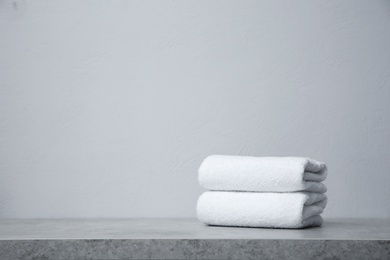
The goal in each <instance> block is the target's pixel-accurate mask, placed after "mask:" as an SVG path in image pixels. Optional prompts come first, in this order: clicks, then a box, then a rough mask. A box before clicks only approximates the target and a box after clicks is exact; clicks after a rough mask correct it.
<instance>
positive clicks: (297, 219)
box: [196, 191, 327, 228]
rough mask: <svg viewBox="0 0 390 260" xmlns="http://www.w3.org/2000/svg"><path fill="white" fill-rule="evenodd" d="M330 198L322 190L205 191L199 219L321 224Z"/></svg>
mask: <svg viewBox="0 0 390 260" xmlns="http://www.w3.org/2000/svg"><path fill="white" fill-rule="evenodd" d="M326 202H327V197H326V195H325V194H321V193H311V192H292V193H259V192H223V191H222V192H219V191H209V192H205V193H203V194H202V195H201V196H200V197H199V200H198V204H197V209H196V211H197V215H198V219H199V220H200V221H201V222H203V223H205V224H208V225H220V226H244V227H271V228H303V227H308V226H320V225H321V224H322V222H323V220H322V218H321V216H320V215H319V214H321V213H322V211H323V210H324V208H325V206H326Z"/></svg>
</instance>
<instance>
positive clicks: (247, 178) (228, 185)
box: [198, 155, 328, 193]
mask: <svg viewBox="0 0 390 260" xmlns="http://www.w3.org/2000/svg"><path fill="white" fill-rule="evenodd" d="M327 172H328V171H327V167H326V165H325V164H324V163H321V162H317V161H315V160H312V159H308V158H300V157H250V156H231V155H212V156H209V157H207V158H206V159H205V160H204V161H203V163H202V164H201V166H200V168H199V175H198V176H199V183H200V185H201V186H202V187H203V188H205V189H207V190H226V191H228V190H234V191H260V192H294V191H310V192H318V193H324V192H326V187H325V185H324V184H322V183H321V182H322V181H323V180H325V178H326V175H327Z"/></svg>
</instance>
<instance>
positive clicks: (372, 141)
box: [0, 0, 390, 218]
mask: <svg viewBox="0 0 390 260" xmlns="http://www.w3.org/2000/svg"><path fill="white" fill-rule="evenodd" d="M389 84H390V2H389V1H356V0H348V1H336V0H335V1H309V0H307V1H288V0H285V1H225V0H220V1H208V0H204V1H194V0H192V1H157V0H156V1H95V0H90V1H49V0H47V1H21V0H14V1H10V0H2V1H1V2H0V109H1V110H0V217H194V216H195V204H196V200H197V197H198V196H199V195H200V193H201V192H202V189H201V188H199V187H198V183H197V168H198V166H199V165H200V163H201V161H202V159H203V158H205V157H206V156H207V155H210V154H239V155H254V156H266V155H268V156H288V155H292V156H308V157H312V158H314V159H318V160H321V161H325V162H326V163H327V164H328V167H329V169H330V173H329V177H328V179H327V181H326V182H325V183H326V185H327V186H328V190H329V191H328V196H329V206H328V208H327V209H326V212H325V214H324V216H325V217H380V218H383V217H390V202H389V198H390V170H389V169H390V104H389V103H390V85H389Z"/></svg>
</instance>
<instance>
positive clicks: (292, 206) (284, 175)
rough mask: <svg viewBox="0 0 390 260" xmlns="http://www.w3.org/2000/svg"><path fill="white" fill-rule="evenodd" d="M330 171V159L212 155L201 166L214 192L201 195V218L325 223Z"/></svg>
mask: <svg viewBox="0 0 390 260" xmlns="http://www.w3.org/2000/svg"><path fill="white" fill-rule="evenodd" d="M326 175H327V167H326V165H325V164H324V163H321V162H317V161H315V160H312V159H308V158H299V157H248V156H227V155H212V156H209V157H207V158H206V159H205V160H204V161H203V163H202V165H201V166H200V168H199V183H200V185H201V186H202V187H203V188H205V189H208V190H210V191H206V192H205V193H203V194H202V195H201V196H200V197H199V200H198V204H197V215H198V219H199V220H200V221H202V222H204V223H206V224H208V225H221V226H245V227H272V228H303V227H308V226H320V225H321V224H322V223H323V219H322V218H321V216H320V214H321V213H322V212H323V210H324V208H325V206H326V203H327V197H326V195H325V194H324V193H325V192H326V186H325V185H324V184H322V183H321V182H322V181H324V180H325V178H326Z"/></svg>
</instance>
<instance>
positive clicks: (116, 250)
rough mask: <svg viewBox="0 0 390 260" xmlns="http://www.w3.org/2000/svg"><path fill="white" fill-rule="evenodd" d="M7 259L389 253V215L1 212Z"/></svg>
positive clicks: (0, 244) (0, 251) (1, 249)
mask: <svg viewBox="0 0 390 260" xmlns="http://www.w3.org/2000/svg"><path fill="white" fill-rule="evenodd" d="M0 256H1V259H164V258H165V259H212V258H213V259H243V258H244V259H259V258H266V259H269V258H273V259H313V258H316V259H327V258H336V259H352V258H353V259H390V220H378V219H376V220H375V219H326V220H325V224H324V225H323V226H322V227H317V228H307V229H296V230H288V229H262V228H235V227H214V226H213V227H211V226H206V225H204V224H202V223H200V222H198V221H197V220H196V219H50V220H48V219H40V220H32V219H19V220H16V219H2V220H0Z"/></svg>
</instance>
